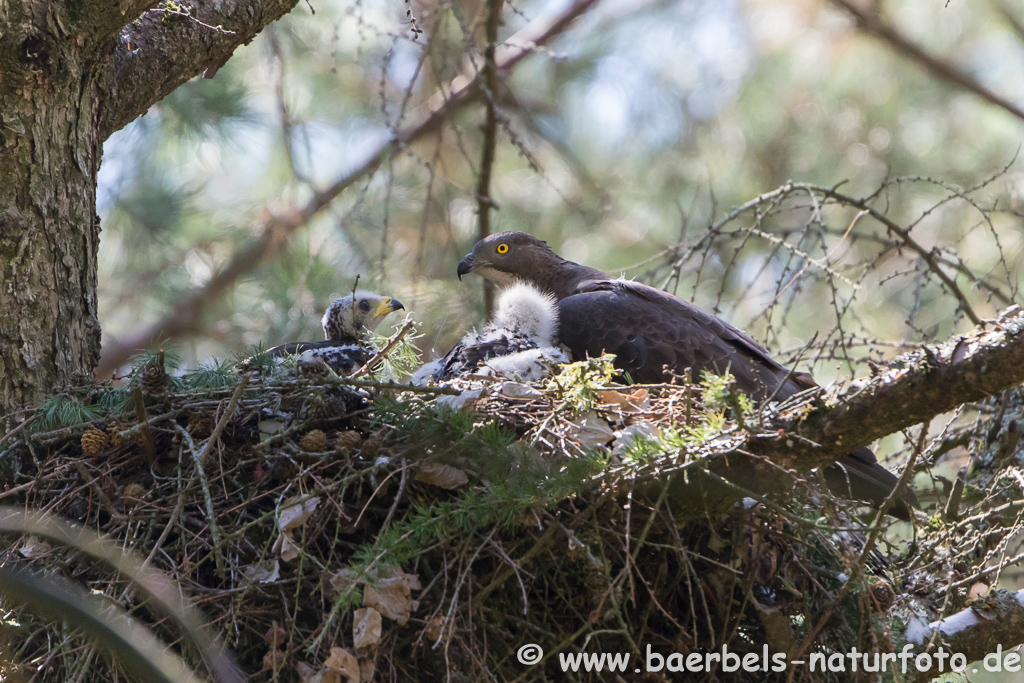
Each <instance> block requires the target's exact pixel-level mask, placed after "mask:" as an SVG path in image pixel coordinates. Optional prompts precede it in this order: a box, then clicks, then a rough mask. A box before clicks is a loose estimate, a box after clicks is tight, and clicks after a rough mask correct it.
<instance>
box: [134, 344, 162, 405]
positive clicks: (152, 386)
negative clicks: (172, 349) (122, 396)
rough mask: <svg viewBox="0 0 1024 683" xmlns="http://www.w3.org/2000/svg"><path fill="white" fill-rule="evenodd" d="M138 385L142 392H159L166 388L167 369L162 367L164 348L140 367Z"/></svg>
mask: <svg viewBox="0 0 1024 683" xmlns="http://www.w3.org/2000/svg"><path fill="white" fill-rule="evenodd" d="M139 385H140V386H141V387H142V391H143V393H146V394H160V393H163V390H164V389H166V388H167V370H166V369H165V368H164V350H163V349H160V355H159V357H157V358H156V359H155V360H151V361H150V362H148V363H146V367H144V368H143V369H142V375H141V379H140V380H139Z"/></svg>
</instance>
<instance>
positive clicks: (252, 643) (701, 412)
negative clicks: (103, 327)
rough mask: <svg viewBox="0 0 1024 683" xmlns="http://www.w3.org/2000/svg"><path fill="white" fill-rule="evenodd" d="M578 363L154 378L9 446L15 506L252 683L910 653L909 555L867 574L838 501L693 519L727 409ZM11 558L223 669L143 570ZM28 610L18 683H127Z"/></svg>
mask: <svg viewBox="0 0 1024 683" xmlns="http://www.w3.org/2000/svg"><path fill="white" fill-rule="evenodd" d="M574 365H575V366H577V367H576V368H574V369H573V370H572V372H569V371H563V372H562V374H561V375H559V377H557V378H556V379H555V380H554V381H552V382H547V383H543V382H542V383H538V384H533V385H523V384H518V383H514V382H504V381H500V380H496V379H494V378H485V379H481V378H477V379H469V380H460V381H457V382H453V383H451V384H449V385H446V386H442V387H423V388H414V387H408V386H403V385H399V384H396V383H394V382H390V381H374V380H372V379H354V380H353V379H348V378H336V377H330V376H327V375H326V374H319V375H308V374H298V373H291V374H287V373H286V374H284V375H282V374H281V373H278V374H273V373H269V374H266V375H261V374H259V373H251V374H249V375H240V374H239V373H235V372H222V373H221V378H222V380H223V381H222V382H219V383H217V382H214V383H213V384H214V386H210V385H209V384H210V383H209V382H206V386H197V385H196V383H192V384H190V382H189V376H188V375H186V376H185V377H184V378H174V380H173V381H171V382H169V383H167V384H164V385H163V386H161V382H160V381H156V382H153V381H152V380H150V381H149V382H148V384H147V385H146V386H145V387H144V386H143V382H142V379H143V378H145V377H146V376H147V375H146V372H145V369H144V368H142V369H141V372H139V373H136V375H135V378H134V379H133V380H132V381H131V382H130V383H128V386H126V387H123V388H113V387H111V386H109V385H103V386H86V387H80V388H78V389H76V390H75V391H74V392H72V398H74V400H76V401H78V402H80V403H82V404H83V405H86V406H88V405H95V406H101V407H102V410H99V409H97V411H94V412H91V413H90V412H89V411H88V410H85V411H83V412H82V416H83V417H88V418H90V419H83V420H81V421H79V422H77V423H75V424H66V425H63V426H60V427H59V428H54V429H45V430H44V429H38V428H37V429H35V430H33V429H32V428H31V426H29V427H25V428H24V429H22V427H18V428H17V429H18V430H20V431H18V432H17V433H12V434H9V435H8V437H7V438H6V439H5V440H6V443H3V444H2V446H3V451H0V458H2V459H0V463H2V467H3V470H4V473H5V474H4V476H5V478H6V480H7V481H8V482H9V483H8V485H7V486H6V487H5V489H4V491H3V493H2V494H0V495H2V501H0V502H3V503H4V504H6V505H8V506H14V507H17V508H22V509H30V510H40V511H43V512H46V513H48V514H51V515H54V516H57V517H60V518H63V519H66V520H70V521H71V522H73V523H74V524H76V525H80V526H81V527H84V528H87V529H92V530H95V531H96V532H98V533H99V534H102V535H103V536H105V537H107V538H110V539H113V540H114V541H115V542H116V543H117V544H118V545H119V546H120V547H122V548H124V549H125V551H127V552H129V553H132V554H134V556H136V557H138V558H139V559H141V560H142V561H143V562H144V563H145V564H146V565H147V566H150V567H153V568H155V569H158V570H160V571H161V572H162V573H163V574H164V575H165V576H166V577H168V578H169V579H170V580H171V581H173V583H174V585H175V586H176V587H177V589H178V590H179V591H180V593H181V594H182V595H184V596H186V597H187V598H188V599H189V600H190V601H191V602H192V603H193V604H194V605H195V606H197V607H198V609H199V610H200V611H201V613H202V615H203V616H204V618H205V619H206V621H207V622H208V624H209V625H210V628H211V629H212V631H213V632H214V633H216V634H217V636H218V637H219V640H220V642H221V644H222V645H223V646H224V648H225V649H226V650H227V651H228V652H230V653H231V656H232V657H233V658H234V661H235V663H236V665H237V667H238V668H239V669H240V670H241V671H242V672H244V676H245V678H246V679H247V680H255V681H260V680H266V681H271V680H283V681H302V682H303V683H307V682H310V683H311V682H313V681H322V682H326V681H339V682H340V681H371V680H372V681H437V680H449V681H476V680H494V681H530V680H547V679H551V680H579V681H592V680H593V681H596V680H608V678H607V676H608V674H607V673H598V672H596V671H592V672H588V671H586V669H585V668H584V667H582V666H581V667H580V668H579V670H578V671H577V672H569V673H566V672H565V671H564V669H563V664H564V661H565V657H567V656H568V657H570V658H571V657H573V656H577V655H579V654H581V653H622V654H627V655H629V657H630V662H631V663H630V665H629V669H628V670H629V671H632V670H633V669H634V668H635V667H639V668H641V669H645V667H646V666H647V663H648V662H649V661H653V662H655V663H657V659H656V658H655V659H654V660H648V659H647V657H649V656H651V654H652V653H653V654H657V655H661V656H664V657H667V656H669V655H672V654H673V653H675V654H676V655H677V656H678V657H686V656H687V655H690V654H692V653H705V654H706V653H709V652H721V651H722V650H723V648H726V649H727V650H728V651H729V652H732V653H735V654H737V655H739V656H740V657H743V656H744V655H747V654H751V653H756V654H757V655H758V657H760V656H762V655H763V654H764V652H765V651H766V650H765V648H768V650H767V651H769V652H771V653H776V652H786V653H789V654H790V656H793V655H795V654H806V653H810V652H833V651H844V652H845V651H849V649H850V648H851V647H854V646H856V647H857V648H858V649H861V650H868V651H879V650H882V651H888V650H890V649H891V648H892V646H893V645H892V642H891V640H890V626H891V622H892V620H893V619H894V618H897V616H894V615H900V614H902V612H900V610H901V609H902V606H903V602H904V599H903V598H902V597H901V595H900V591H899V586H900V584H901V582H902V581H903V577H901V576H900V566H899V562H900V558H899V556H898V553H896V554H893V555H891V557H890V560H889V563H888V565H887V566H882V565H880V564H879V565H876V566H874V567H873V568H872V567H869V566H868V565H867V563H866V561H865V556H864V553H863V552H862V547H861V545H858V541H857V534H855V533H853V532H851V530H850V524H849V522H847V521H844V519H845V518H844V517H843V514H844V511H843V510H840V509H837V508H834V503H829V505H828V507H829V509H831V510H833V513H834V514H828V515H823V513H822V511H821V509H820V508H819V507H818V505H819V504H817V503H814V502H807V501H801V500H790V501H769V500H767V499H757V500H754V499H746V500H745V501H742V502H736V500H737V499H739V498H741V496H739V495H737V496H734V498H733V502H731V503H730V504H729V505H726V506H720V507H718V508H715V509H705V510H704V511H703V512H702V513H701V514H690V513H688V512H685V511H684V506H679V505H677V504H676V503H677V502H678V500H677V498H678V497H679V496H680V495H681V494H680V493H679V491H680V490H682V491H684V492H686V491H689V492H691V493H692V491H693V490H694V489H692V488H685V487H684V488H682V489H680V488H678V487H676V486H675V485H676V484H679V483H680V482H681V481H683V480H686V479H687V478H688V473H690V472H694V471H696V470H697V469H700V461H701V454H702V452H703V451H707V450H708V449H714V448H715V447H716V446H715V439H713V438H709V437H708V434H709V433H710V431H711V430H717V431H721V429H722V426H723V424H724V423H723V422H722V420H723V419H724V418H725V416H727V414H728V410H727V409H726V408H722V407H719V408H718V409H717V410H718V412H716V409H711V408H709V407H708V406H707V405H706V404H707V401H706V400H702V399H706V391H705V390H704V389H702V388H701V387H696V386H694V385H691V384H689V383H687V382H680V383H679V384H669V385H657V386H624V385H618V384H616V383H615V381H614V378H613V377H612V376H611V372H610V366H609V365H608V364H602V363H601V362H600V361H594V362H591V363H590V364H589V365H587V364H583V366H582V367H581V364H574ZM570 368H572V366H570ZM573 373H575V374H573ZM153 374H154V373H152V372H150V373H149V376H152V375H153ZM207 379H209V378H207ZM112 394H117V397H119V398H118V400H120V401H121V403H118V400H114V399H112V398H111V395H112ZM702 394H704V396H703V397H702ZM44 412H45V410H44V409H43V408H40V411H39V412H38V413H37V417H39V418H40V420H41V417H40V416H41V415H42V414H43V413H44ZM729 424H731V423H729ZM733 428H735V426H734V425H733ZM682 495H689V494H686V493H684V494H682ZM691 502H692V501H691ZM0 562H2V563H4V564H22V565H31V566H33V567H35V568H36V569H38V570H41V571H44V572H47V573H50V574H56V575H60V576H62V577H64V578H66V579H67V580H69V581H72V582H75V583H78V584H80V585H83V586H85V587H87V588H88V589H90V590H91V591H94V592H97V593H100V594H102V595H105V596H107V598H108V599H109V600H110V601H112V602H114V603H116V604H117V605H118V606H120V607H121V608H123V610H124V611H125V612H126V613H128V614H130V615H131V616H132V617H133V619H134V620H136V621H137V622H138V623H139V624H144V625H145V626H146V627H147V628H149V629H151V630H152V631H153V633H154V634H155V635H156V636H157V637H158V638H159V639H160V640H161V641H162V642H164V643H166V644H168V645H169V646H171V647H172V649H173V650H174V651H175V652H177V653H178V654H180V655H181V657H182V658H183V659H184V661H185V662H186V663H187V664H188V666H189V667H191V668H192V670H193V671H194V672H195V673H196V675H197V676H199V677H200V678H204V677H205V678H210V677H213V674H212V673H211V672H210V671H209V670H208V668H207V664H206V663H204V661H203V660H202V657H200V656H199V655H198V654H197V653H196V652H195V651H194V649H193V648H190V647H188V646H186V645H184V644H182V642H181V634H180V632H178V630H176V628H175V626H174V624H173V623H171V622H170V621H169V620H165V619H161V618H159V616H158V615H155V614H154V612H153V611H152V609H151V607H150V606H149V604H148V603H147V600H146V598H145V596H144V595H142V594H140V593H139V592H138V591H136V590H133V585H132V579H131V577H126V576H124V575H122V574H120V573H119V572H118V571H117V570H116V569H114V568H112V567H110V566H105V565H103V563H100V562H97V561H95V559H94V558H92V557H90V556H88V555H87V554H86V553H83V552H82V551H81V550H80V549H76V548H69V547H62V546H60V545H58V544H55V543H52V542H48V541H47V540H46V539H41V538H39V537H37V536H35V535H32V534H23V535H22V536H20V537H18V538H16V539H15V542H13V543H10V544H8V545H7V546H6V547H5V548H4V549H3V550H2V551H0ZM850 577H855V578H856V581H850V580H849V579H850ZM894 605H895V606H894ZM12 614H13V616H9V617H8V618H5V620H4V621H3V625H2V627H0V660H3V661H4V662H5V664H4V666H5V669H6V673H7V675H9V676H11V677H12V680H16V679H17V677H18V676H21V677H22V678H23V680H29V679H32V680H40V681H51V680H52V681H91V680H97V681H98V680H105V681H118V680H127V676H126V674H125V673H124V672H123V670H122V668H121V665H120V663H119V662H118V661H116V660H114V659H111V658H109V657H108V656H106V655H105V650H104V649H103V648H102V647H100V646H99V645H97V644H95V643H93V642H92V641H90V640H89V639H88V638H83V637H82V636H83V634H82V633H79V632H77V631H75V630H73V629H71V628H69V627H68V626H67V625H64V624H62V623H60V622H59V621H58V622H54V621H53V620H52V619H51V620H47V619H44V618H40V617H37V616H35V615H33V614H32V613H30V612H29V611H27V610H21V611H18V612H16V613H12ZM528 645H529V646H536V648H537V649H536V650H528V649H527V650H524V649H522V648H524V647H526V646H528ZM538 652H542V653H543V654H539V655H537V656H536V660H537V661H532V660H530V659H529V658H530V657H533V656H534V654H536V653H538ZM531 653H533V654H531ZM524 657H525V661H529V662H531V663H528V664H527V663H523V662H524ZM673 661H677V662H678V661H680V660H678V659H676V660H673ZM759 661H760V660H759ZM634 665H635V666H634ZM788 675H789V674H788V672H781V673H780V672H771V671H769V672H764V673H759V674H758V677H759V679H760V680H785V678H786V677H787V676H788ZM749 676H750V674H749V673H747V672H745V671H744V670H743V669H742V668H741V669H740V670H739V671H738V672H736V673H730V672H726V671H723V670H722V669H721V668H720V667H715V668H713V670H712V672H711V673H703V674H693V675H692V676H691V680H720V681H724V680H737V681H739V680H748V679H749ZM808 676H810V678H808ZM672 677H673V674H671V673H669V672H668V671H667V670H666V669H662V670H661V671H660V672H645V673H643V675H641V676H640V677H639V678H638V679H637V680H669V679H671V678H672ZM830 677H831V678H830ZM833 679H834V680H843V675H842V674H827V673H826V674H822V673H820V672H819V673H815V674H813V675H812V674H809V673H808V672H798V673H797V675H796V677H795V679H794V680H815V681H823V680H833Z"/></svg>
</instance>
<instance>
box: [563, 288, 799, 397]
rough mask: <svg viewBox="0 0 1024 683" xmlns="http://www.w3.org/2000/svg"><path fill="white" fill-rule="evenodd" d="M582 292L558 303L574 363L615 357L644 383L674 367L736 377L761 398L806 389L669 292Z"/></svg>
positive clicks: (742, 338) (753, 346)
mask: <svg viewBox="0 0 1024 683" xmlns="http://www.w3.org/2000/svg"><path fill="white" fill-rule="evenodd" d="M577 292H578V293H576V294H574V295H573V296H569V297H566V298H564V299H562V300H561V301H559V304H558V310H559V320H560V324H559V341H560V342H561V343H563V344H565V345H566V346H568V347H569V350H570V351H571V352H572V354H573V357H574V358H581V357H584V356H587V355H590V356H594V355H599V354H600V353H602V352H608V353H614V354H616V356H617V365H618V366H619V367H621V368H622V369H623V370H625V371H626V372H628V373H629V375H630V377H632V379H633V381H635V382H641V383H648V382H652V383H653V382H662V381H664V380H665V379H666V378H667V375H666V374H665V373H664V371H663V368H664V367H665V366H668V368H669V370H671V371H672V372H674V373H677V374H682V373H683V372H684V371H685V370H686V369H687V368H690V369H691V371H692V372H693V373H694V375H695V376H698V377H699V373H700V371H701V370H711V371H713V372H716V373H723V372H725V371H727V370H728V371H729V373H731V374H732V375H733V376H734V377H735V378H736V383H737V386H738V388H739V389H740V390H741V391H743V392H746V393H750V394H753V395H755V396H758V397H765V396H768V395H770V394H772V393H773V392H774V393H775V394H776V397H777V398H785V397H786V396H790V395H792V394H794V393H796V392H798V391H800V390H801V389H803V388H806V386H805V385H804V384H803V382H802V381H801V380H802V377H801V376H794V375H793V373H791V372H790V371H789V370H787V369H786V368H784V367H783V366H781V365H780V364H779V363H777V362H776V361H775V360H773V359H772V358H771V356H769V355H768V352H767V351H765V349H764V348H763V347H762V346H761V345H760V344H758V343H757V342H755V341H754V340H753V339H751V338H750V336H749V335H747V334H746V333H744V332H742V331H741V330H738V329H736V328H735V327H733V326H732V325H729V324H728V323H726V322H725V321H723V320H721V319H719V318H717V317H715V316H713V315H711V314H710V313H708V312H706V311H703V310H701V309H700V308H697V307H696V306H694V305H693V304H691V303H689V302H688V301H684V300H682V299H680V298H678V297H676V296H673V295H671V294H668V293H667V292H663V291H661V290H659V289H655V288H653V287H648V286H647V285H642V284H640V283H637V282H629V281H625V280H612V279H607V280H587V281H584V282H582V283H580V285H579V287H577ZM780 385H781V388H780ZM776 389H778V391H777V392H776Z"/></svg>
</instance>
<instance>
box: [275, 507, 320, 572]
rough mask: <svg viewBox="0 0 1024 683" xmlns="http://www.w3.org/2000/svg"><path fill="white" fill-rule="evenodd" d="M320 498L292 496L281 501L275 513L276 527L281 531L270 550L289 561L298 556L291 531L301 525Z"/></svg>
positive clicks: (311, 512)
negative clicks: (279, 507) (278, 509)
mask: <svg viewBox="0 0 1024 683" xmlns="http://www.w3.org/2000/svg"><path fill="white" fill-rule="evenodd" d="M319 504H320V499H319V498H317V497H316V496H313V497H311V498H307V497H306V496H292V497H291V498H288V499H286V500H284V501H283V502H282V503H281V509H280V511H279V512H278V513H277V528H278V529H280V531H281V533H280V534H279V535H278V537H277V539H276V540H275V541H274V545H273V547H272V551H273V552H275V553H277V554H279V555H280V556H281V559H282V560H284V561H285V562H290V561H291V560H294V559H295V558H296V557H298V556H299V549H298V546H297V545H295V538H294V537H293V536H292V531H293V530H294V529H296V528H297V527H300V526H302V525H303V524H305V523H306V520H307V519H309V517H310V515H312V514H313V511H314V510H316V506H317V505H319Z"/></svg>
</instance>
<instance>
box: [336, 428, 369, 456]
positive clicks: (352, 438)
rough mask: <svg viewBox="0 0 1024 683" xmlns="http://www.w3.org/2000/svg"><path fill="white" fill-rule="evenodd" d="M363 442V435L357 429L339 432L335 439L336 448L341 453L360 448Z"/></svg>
mask: <svg viewBox="0 0 1024 683" xmlns="http://www.w3.org/2000/svg"><path fill="white" fill-rule="evenodd" d="M362 443H363V437H362V435H360V434H359V432H356V431H351V430H350V431H346V432H341V433H339V434H338V438H336V439H335V440H334V450H336V451H339V452H340V453H351V452H353V451H356V450H358V449H359V446H360V445H362Z"/></svg>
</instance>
